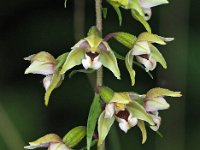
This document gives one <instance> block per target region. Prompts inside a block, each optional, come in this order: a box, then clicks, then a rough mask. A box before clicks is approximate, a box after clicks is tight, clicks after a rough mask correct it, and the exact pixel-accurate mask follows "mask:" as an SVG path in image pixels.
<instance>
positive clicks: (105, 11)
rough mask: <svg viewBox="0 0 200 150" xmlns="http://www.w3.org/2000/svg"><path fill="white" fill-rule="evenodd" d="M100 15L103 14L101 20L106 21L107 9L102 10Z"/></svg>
mask: <svg viewBox="0 0 200 150" xmlns="http://www.w3.org/2000/svg"><path fill="white" fill-rule="evenodd" d="M102 13H103V18H104V19H106V18H107V14H108V9H107V8H102Z"/></svg>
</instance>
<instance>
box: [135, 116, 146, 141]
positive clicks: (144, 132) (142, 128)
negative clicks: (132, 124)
mask: <svg viewBox="0 0 200 150" xmlns="http://www.w3.org/2000/svg"><path fill="white" fill-rule="evenodd" d="M137 126H138V127H139V129H140V131H141V133H142V144H144V143H145V142H146V140H147V131H146V127H145V124H144V121H142V120H138V123H137Z"/></svg>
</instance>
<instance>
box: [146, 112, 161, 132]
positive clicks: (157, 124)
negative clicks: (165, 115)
mask: <svg viewBox="0 0 200 150" xmlns="http://www.w3.org/2000/svg"><path fill="white" fill-rule="evenodd" d="M149 115H150V116H151V118H152V119H153V121H154V123H155V126H150V128H151V129H152V130H153V131H158V129H159V127H160V125H161V117H160V116H158V115H154V114H149Z"/></svg>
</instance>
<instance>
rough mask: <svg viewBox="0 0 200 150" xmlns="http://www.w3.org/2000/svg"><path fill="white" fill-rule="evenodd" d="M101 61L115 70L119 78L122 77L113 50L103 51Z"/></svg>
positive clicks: (111, 69) (114, 72)
mask: <svg viewBox="0 0 200 150" xmlns="http://www.w3.org/2000/svg"><path fill="white" fill-rule="evenodd" d="M100 61H101V62H102V64H103V66H104V67H106V68H108V69H109V70H110V71H112V72H113V74H114V75H115V77H116V78H117V79H120V70H119V67H118V64H117V59H116V57H115V54H114V53H113V52H112V51H111V50H110V51H101V53H100Z"/></svg>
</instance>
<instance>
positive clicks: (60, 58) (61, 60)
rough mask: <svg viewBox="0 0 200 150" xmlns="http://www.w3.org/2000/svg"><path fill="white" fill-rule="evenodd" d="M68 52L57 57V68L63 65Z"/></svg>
mask: <svg viewBox="0 0 200 150" xmlns="http://www.w3.org/2000/svg"><path fill="white" fill-rule="evenodd" d="M68 54H69V53H68V52H67V53H64V54H62V55H60V56H58V57H57V58H56V70H57V69H59V68H61V67H62V66H63V64H64V63H65V60H66V59H67V56H68Z"/></svg>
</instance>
